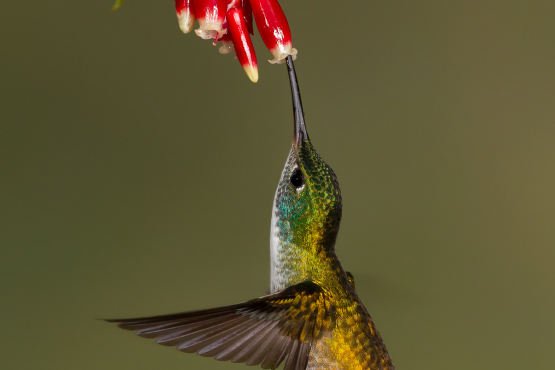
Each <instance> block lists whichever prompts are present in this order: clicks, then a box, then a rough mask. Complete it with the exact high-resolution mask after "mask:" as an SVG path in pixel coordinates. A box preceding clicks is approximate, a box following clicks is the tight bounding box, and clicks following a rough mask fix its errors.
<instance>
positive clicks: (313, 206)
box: [273, 58, 341, 251]
mask: <svg viewBox="0 0 555 370" xmlns="http://www.w3.org/2000/svg"><path fill="white" fill-rule="evenodd" d="M289 59H290V58H288V60H287V62H288V63H287V64H288V68H289V77H290V81H291V92H292V94H293V109H294V116H295V117H294V121H295V125H294V135H293V146H292V148H291V151H290V153H289V157H288V158H287V162H286V164H285V168H284V169H283V173H282V175H281V179H280V182H279V185H278V189H277V191H276V197H275V203H274V220H273V227H275V229H274V231H275V233H276V234H278V235H277V236H278V237H279V239H280V241H279V242H280V244H290V243H293V244H294V245H296V246H298V247H301V248H303V249H311V250H313V251H327V250H332V249H333V248H334V246H335V240H336V238H337V233H338V231H339V224H340V222H341V191H340V190H339V184H338V182H337V177H336V176H335V173H334V172H333V170H332V169H331V168H330V166H328V165H327V164H326V162H324V161H323V160H322V158H320V156H319V155H318V153H316V150H315V149H314V147H313V146H312V143H311V142H310V139H309V137H308V133H307V131H306V126H305V124H304V116H303V111H302V103H301V99H300V93H299V88H298V85H297V79H296V75H295V70H294V68H293V63H292V61H291V60H289ZM274 222H275V223H274Z"/></svg>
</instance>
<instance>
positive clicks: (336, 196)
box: [270, 139, 341, 292]
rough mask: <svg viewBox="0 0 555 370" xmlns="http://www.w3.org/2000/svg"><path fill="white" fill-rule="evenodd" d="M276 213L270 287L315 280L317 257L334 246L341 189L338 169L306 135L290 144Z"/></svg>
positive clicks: (273, 218) (274, 288)
mask: <svg viewBox="0 0 555 370" xmlns="http://www.w3.org/2000/svg"><path fill="white" fill-rule="evenodd" d="M272 216H273V217H272V230H271V241H270V245H271V251H272V291H274V292H275V291H279V290H282V289H284V288H285V287H286V286H290V285H293V284H296V283H299V282H301V281H305V280H310V279H317V278H318V275H319V273H318V272H319V270H320V267H321V263H320V262H321V261H318V258H319V257H325V256H327V255H328V254H329V252H333V250H334V247H335V240H336V238H337V233H338V231H339V224H340V222H341V190H340V189H339V184H338V182H337V177H336V176H335V173H334V172H333V170H332V169H331V168H330V167H329V166H328V165H327V164H326V163H325V162H324V161H323V160H322V159H321V158H320V156H319V155H318V153H316V151H315V150H314V147H313V146H312V144H311V143H310V140H308V139H307V140H305V141H303V142H301V143H299V146H298V147H297V146H296V145H293V147H292V148H291V152H290V153H289V157H288V158H287V162H286V164H285V168H284V169H283V173H282V175H281V179H280V181H279V185H278V188H277V191H276V196H275V200H274V207H273V213H272Z"/></svg>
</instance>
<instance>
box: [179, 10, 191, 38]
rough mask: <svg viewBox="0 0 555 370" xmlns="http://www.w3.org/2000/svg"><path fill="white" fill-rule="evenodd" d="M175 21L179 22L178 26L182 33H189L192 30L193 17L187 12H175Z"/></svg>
mask: <svg viewBox="0 0 555 370" xmlns="http://www.w3.org/2000/svg"><path fill="white" fill-rule="evenodd" d="M177 21H178V22H179V28H181V31H183V33H189V32H191V31H192V30H193V26H194V24H195V17H194V16H193V15H192V14H191V13H189V12H182V13H181V14H179V13H178V14H177Z"/></svg>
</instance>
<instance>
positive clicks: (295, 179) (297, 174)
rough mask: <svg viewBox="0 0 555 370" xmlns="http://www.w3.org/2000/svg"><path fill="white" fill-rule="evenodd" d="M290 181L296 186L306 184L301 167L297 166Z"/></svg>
mask: <svg viewBox="0 0 555 370" xmlns="http://www.w3.org/2000/svg"><path fill="white" fill-rule="evenodd" d="M289 181H291V185H293V186H294V187H295V188H297V189H298V188H300V187H301V186H303V185H304V176H303V172H302V171H301V170H300V169H299V168H295V170H294V171H293V173H292V174H291V178H290V179H289Z"/></svg>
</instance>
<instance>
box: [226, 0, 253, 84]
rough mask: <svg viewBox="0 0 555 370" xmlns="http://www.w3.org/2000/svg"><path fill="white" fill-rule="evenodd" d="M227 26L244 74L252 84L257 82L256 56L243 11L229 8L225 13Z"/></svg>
mask: <svg viewBox="0 0 555 370" xmlns="http://www.w3.org/2000/svg"><path fill="white" fill-rule="evenodd" d="M227 26H228V27H229V31H230V32H231V38H232V39H233V45H234V46H235V52H236V53H237V58H238V59H239V62H240V63H241V66H243V69H244V70H245V73H246V74H247V76H249V78H250V80H251V81H252V82H256V81H258V65H257V62H256V54H255V53H254V47H253V46H252V41H251V37H250V35H249V29H248V27H247V23H246V22H245V18H244V16H243V11H242V10H241V9H239V8H231V9H230V10H228V12H227Z"/></svg>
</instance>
